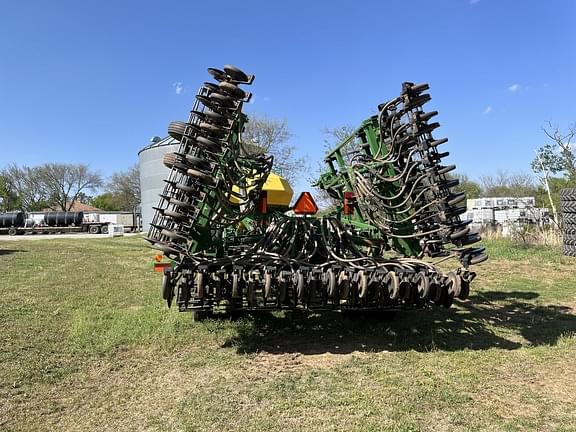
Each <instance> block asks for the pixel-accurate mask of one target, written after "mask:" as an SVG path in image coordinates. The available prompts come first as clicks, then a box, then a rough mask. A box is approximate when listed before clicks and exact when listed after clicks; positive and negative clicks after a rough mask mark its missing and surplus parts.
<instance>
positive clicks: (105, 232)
mask: <svg viewBox="0 0 576 432" xmlns="http://www.w3.org/2000/svg"><path fill="white" fill-rule="evenodd" d="M100 232H101V233H102V234H108V225H102V226H101V227H100Z"/></svg>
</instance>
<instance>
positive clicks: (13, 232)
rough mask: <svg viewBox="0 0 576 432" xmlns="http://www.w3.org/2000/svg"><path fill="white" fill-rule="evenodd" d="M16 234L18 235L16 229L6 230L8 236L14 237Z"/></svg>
mask: <svg viewBox="0 0 576 432" xmlns="http://www.w3.org/2000/svg"><path fill="white" fill-rule="evenodd" d="M16 234H18V229H17V228H14V227H11V228H8V235H9V236H15V235H16Z"/></svg>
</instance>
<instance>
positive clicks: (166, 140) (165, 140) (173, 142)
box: [138, 136, 180, 154]
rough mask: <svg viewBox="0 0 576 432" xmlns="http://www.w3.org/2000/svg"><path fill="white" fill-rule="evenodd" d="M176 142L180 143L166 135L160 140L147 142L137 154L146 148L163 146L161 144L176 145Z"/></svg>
mask: <svg viewBox="0 0 576 432" xmlns="http://www.w3.org/2000/svg"><path fill="white" fill-rule="evenodd" d="M177 144H180V141H178V140H175V139H174V138H172V137H171V136H167V137H165V138H162V139H161V140H160V141H155V142H152V143H150V144H148V145H147V146H146V147H144V148H143V149H142V150H140V151H139V152H138V154H140V153H142V152H143V151H144V150H148V149H151V148H156V147H163V146H169V145H177Z"/></svg>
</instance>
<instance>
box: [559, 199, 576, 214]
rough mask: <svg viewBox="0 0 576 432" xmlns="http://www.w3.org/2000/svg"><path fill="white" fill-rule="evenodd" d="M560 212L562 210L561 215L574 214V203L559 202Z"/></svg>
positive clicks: (575, 202) (575, 204)
mask: <svg viewBox="0 0 576 432" xmlns="http://www.w3.org/2000/svg"><path fill="white" fill-rule="evenodd" d="M560 210H562V212H563V213H576V201H562V202H560Z"/></svg>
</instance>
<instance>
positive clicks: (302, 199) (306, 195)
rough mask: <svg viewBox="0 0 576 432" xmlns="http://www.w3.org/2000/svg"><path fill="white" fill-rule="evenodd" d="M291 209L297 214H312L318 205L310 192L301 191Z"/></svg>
mask: <svg viewBox="0 0 576 432" xmlns="http://www.w3.org/2000/svg"><path fill="white" fill-rule="evenodd" d="M293 210H294V213H296V214H299V215H313V214H316V212H317V211H318V206H317V205H316V203H315V202H314V198H312V195H311V194H310V192H302V193H301V194H300V196H299V197H298V199H297V200H296V204H294V209H293Z"/></svg>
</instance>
